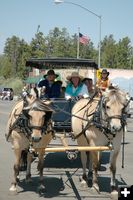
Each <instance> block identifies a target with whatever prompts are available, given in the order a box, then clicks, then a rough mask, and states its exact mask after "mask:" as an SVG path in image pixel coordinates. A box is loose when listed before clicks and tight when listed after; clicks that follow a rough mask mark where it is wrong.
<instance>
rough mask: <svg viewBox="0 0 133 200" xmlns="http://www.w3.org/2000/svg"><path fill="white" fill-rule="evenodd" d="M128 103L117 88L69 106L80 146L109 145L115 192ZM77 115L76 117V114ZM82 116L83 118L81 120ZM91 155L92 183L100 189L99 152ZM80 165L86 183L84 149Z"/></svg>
mask: <svg viewBox="0 0 133 200" xmlns="http://www.w3.org/2000/svg"><path fill="white" fill-rule="evenodd" d="M127 105H128V100H127V98H126V93H124V92H123V91H121V90H120V89H118V88H114V87H112V89H108V90H107V91H106V92H105V93H104V94H103V97H101V99H96V98H94V99H93V100H91V101H89V100H88V99H81V100H80V101H78V102H77V103H76V104H75V105H74V107H73V109H72V115H73V116H72V129H73V133H74V136H75V138H77V143H78V145H79V146H88V145H89V146H103V145H108V144H110V145H112V146H113V151H111V155H110V170H111V174H112V175H111V187H112V191H115V188H116V182H115V174H116V160H117V156H118V153H119V151H120V146H121V139H122V133H123V129H124V126H125V114H124V113H125V111H126V108H127ZM75 115H76V116H78V117H80V118H78V117H75ZM81 118H82V119H81ZM91 156H92V169H93V171H92V186H93V187H94V188H95V189H96V190H97V191H98V192H99V186H98V180H97V171H98V152H91ZM81 161H82V166H83V179H82V183H83V184H86V180H87V178H86V163H87V155H86V152H81Z"/></svg>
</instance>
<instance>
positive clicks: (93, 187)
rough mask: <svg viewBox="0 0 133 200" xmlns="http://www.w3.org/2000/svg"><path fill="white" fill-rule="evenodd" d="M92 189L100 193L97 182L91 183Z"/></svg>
mask: <svg viewBox="0 0 133 200" xmlns="http://www.w3.org/2000/svg"><path fill="white" fill-rule="evenodd" d="M92 190H96V192H97V193H98V194H100V191H99V186H98V184H97V183H94V184H93V186H92Z"/></svg>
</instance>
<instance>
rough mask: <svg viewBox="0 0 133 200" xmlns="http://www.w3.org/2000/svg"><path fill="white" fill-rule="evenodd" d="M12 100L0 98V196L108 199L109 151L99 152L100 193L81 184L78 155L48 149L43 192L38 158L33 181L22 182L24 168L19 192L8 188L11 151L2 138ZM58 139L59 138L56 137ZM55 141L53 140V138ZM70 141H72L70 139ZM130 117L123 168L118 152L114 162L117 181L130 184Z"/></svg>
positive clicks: (132, 132) (132, 170) (132, 139)
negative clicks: (42, 193) (42, 191)
mask: <svg viewBox="0 0 133 200" xmlns="http://www.w3.org/2000/svg"><path fill="white" fill-rule="evenodd" d="M14 103H15V102H13V101H12V102H9V101H0V130H1V134H0V200H24V199H25V200H38V199H39V200H41V199H54V200H75V199H78V200H81V199H85V200H87V199H90V200H91V199H98V200H99V199H100V200H104V199H110V187H109V183H110V172H109V169H108V166H109V165H108V161H109V152H104V153H103V155H102V161H101V163H102V165H101V169H100V171H99V178H98V179H99V186H100V191H101V192H100V194H98V193H96V192H95V191H93V190H92V189H91V188H90V187H87V188H85V189H84V188H82V187H81V185H80V176H81V175H82V169H81V163H80V159H79V157H78V158H77V159H76V160H74V161H70V160H68V159H67V157H66V154H65V153H49V154H47V155H46V157H45V159H44V184H45V187H46V191H47V192H46V194H45V195H43V196H39V194H38V177H39V176H38V171H37V169H36V167H37V159H36V160H35V161H34V162H33V164H32V180H33V181H32V183H26V182H25V172H21V173H20V183H19V186H18V194H17V195H11V193H10V192H9V188H10V184H11V181H12V176H13V161H14V154H13V151H12V149H11V144H10V143H8V142H6V140H5V136H4V135H5V131H6V123H7V118H8V115H9V112H10V110H11V107H12V105H13V104H14ZM57 142H58V141H57ZM54 143H55V141H54ZM71 143H72V142H71ZM132 152H133V120H132V119H129V120H128V132H127V133H126V142H125V168H124V169H122V168H121V152H120V154H119V158H118V162H117V175H116V178H117V184H118V185H125V184H126V185H133V155H132Z"/></svg>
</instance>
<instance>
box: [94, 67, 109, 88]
mask: <svg viewBox="0 0 133 200" xmlns="http://www.w3.org/2000/svg"><path fill="white" fill-rule="evenodd" d="M108 76H109V72H108V71H107V69H103V70H102V72H101V78H100V79H99V80H98V81H97V83H96V87H97V88H99V89H100V90H101V91H105V89H106V88H108V87H109V86H110V81H109V78H108Z"/></svg>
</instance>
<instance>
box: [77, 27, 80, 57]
mask: <svg viewBox="0 0 133 200" xmlns="http://www.w3.org/2000/svg"><path fill="white" fill-rule="evenodd" d="M79 32H80V28H79V27H78V37H77V59H78V58H79Z"/></svg>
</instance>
